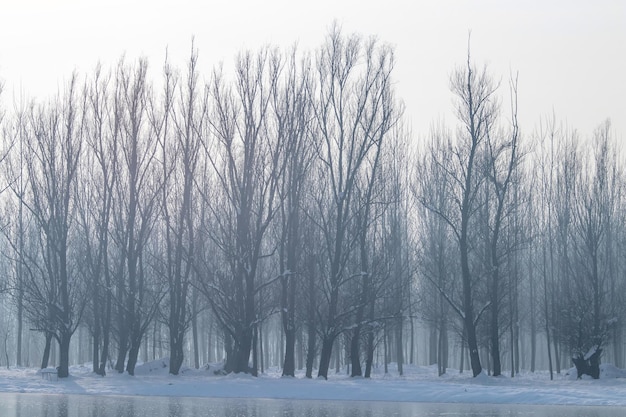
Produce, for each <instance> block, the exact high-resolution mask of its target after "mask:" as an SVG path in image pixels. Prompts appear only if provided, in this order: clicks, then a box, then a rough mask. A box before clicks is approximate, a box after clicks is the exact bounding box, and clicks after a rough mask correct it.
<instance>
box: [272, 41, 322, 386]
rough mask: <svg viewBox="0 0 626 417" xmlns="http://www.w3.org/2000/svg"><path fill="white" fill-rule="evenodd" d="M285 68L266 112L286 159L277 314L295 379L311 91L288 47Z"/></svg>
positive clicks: (304, 69)
mask: <svg viewBox="0 0 626 417" xmlns="http://www.w3.org/2000/svg"><path fill="white" fill-rule="evenodd" d="M285 65H286V68H285V70H284V72H283V76H282V77H281V79H280V81H279V85H278V86H277V88H275V89H274V90H273V96H272V99H271V110H272V112H271V113H272V117H273V128H274V129H275V130H276V132H275V134H276V136H277V137H278V138H279V139H278V140H279V141H280V142H283V143H284V151H283V155H282V158H284V159H285V160H286V162H285V171H284V175H283V176H282V178H281V181H282V182H281V185H280V189H279V193H280V200H281V201H282V204H281V206H280V225H279V228H280V231H279V233H280V238H279V248H278V254H279V276H280V277H281V278H280V314H281V321H282V326H283V331H284V333H285V355H284V360H283V376H295V370H296V360H295V359H296V355H295V345H296V332H297V330H298V329H297V327H298V323H297V316H296V314H297V309H298V305H299V303H298V300H297V298H296V294H297V290H298V287H301V286H302V285H298V284H299V282H301V281H302V277H304V276H305V274H304V259H303V252H304V250H303V244H304V243H305V242H303V239H302V229H303V228H302V221H303V220H302V217H303V207H302V206H303V197H304V194H305V192H306V190H305V187H306V186H307V181H306V180H307V177H308V175H307V174H308V173H309V171H310V167H311V164H312V159H313V156H314V155H313V138H312V137H311V135H310V129H309V124H310V120H311V97H309V92H310V90H311V87H310V83H311V82H312V80H311V74H310V60H309V58H308V57H305V58H303V60H302V63H299V62H298V54H297V50H296V49H295V48H294V49H293V50H292V51H291V53H290V55H289V56H288V57H287V61H286V63H285Z"/></svg>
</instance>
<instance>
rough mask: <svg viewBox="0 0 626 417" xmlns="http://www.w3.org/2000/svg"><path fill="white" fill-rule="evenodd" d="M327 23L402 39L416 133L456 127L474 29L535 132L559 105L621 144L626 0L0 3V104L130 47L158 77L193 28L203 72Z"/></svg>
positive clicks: (50, 87)
mask: <svg viewBox="0 0 626 417" xmlns="http://www.w3.org/2000/svg"><path fill="white" fill-rule="evenodd" d="M333 20H337V21H338V22H339V23H340V24H341V25H342V27H343V29H344V31H346V32H353V31H356V32H359V33H362V34H364V35H377V36H378V37H379V38H380V39H381V40H383V41H385V42H388V43H390V44H392V45H394V46H395V48H396V58H397V65H396V70H395V79H396V81H397V93H398V95H399V96H400V97H401V98H402V99H403V100H404V102H405V104H406V113H407V116H408V119H409V121H410V123H411V124H412V126H413V132H414V133H415V135H416V136H424V135H425V134H426V133H427V131H428V128H429V126H430V125H431V124H432V123H433V122H434V121H436V120H438V119H442V118H443V119H445V120H446V121H448V122H450V123H451V122H453V121H454V119H453V116H452V112H451V100H452V97H451V94H450V92H449V82H448V80H449V75H450V73H451V71H452V70H453V69H454V67H455V66H456V65H459V64H460V63H462V62H463V61H464V59H465V54H466V51H467V38H468V32H469V31H470V30H471V33H472V35H471V45H472V47H471V49H472V55H473V57H474V59H475V61H476V62H477V63H478V64H479V65H482V64H488V66H489V68H490V69H491V71H492V72H493V74H494V76H495V77H496V78H498V79H502V81H503V83H502V85H503V88H506V85H507V79H508V77H509V74H510V73H511V72H518V73H519V102H520V114H519V118H520V123H521V125H522V128H523V129H524V131H525V132H526V133H527V134H529V133H530V132H531V131H532V130H533V129H534V128H535V126H536V125H537V123H538V121H539V119H540V118H541V117H549V116H550V115H551V114H552V113H553V111H554V113H555V114H556V117H557V119H559V120H563V121H567V122H568V123H569V124H570V125H571V126H572V127H574V128H576V129H578V130H579V131H580V133H581V134H582V135H584V136H588V135H590V134H591V132H592V131H593V129H594V128H595V127H596V126H597V125H598V124H599V123H600V122H602V121H603V120H604V119H606V118H611V120H612V122H613V127H614V130H615V133H616V135H617V136H618V137H619V138H621V139H622V140H623V141H624V142H626V1H624V0H594V1H588V0H571V1H566V0H523V1H522V0H520V1H508V0H507V1H505V0H416V1H410V0H406V1H401V0H380V1H371V0H360V1H357V0H316V1H308V2H301V1H296V0H263V1H253V0H224V1H222V0H213V1H210V0H197V1H196V0H170V1H164V0H151V1H149V0H135V1H133V0H2V2H1V4H0V39H1V41H0V79H1V80H4V82H5V92H4V94H3V95H4V97H3V102H4V103H5V106H11V101H12V100H13V96H14V95H18V93H19V91H20V89H21V90H22V91H25V92H26V94H27V95H28V96H35V97H37V98H45V97H47V96H49V95H51V94H53V93H55V92H56V91H57V90H58V89H60V88H62V86H63V84H64V82H65V81H67V80H68V78H69V76H70V74H71V73H72V71H73V70H77V71H78V72H79V73H81V74H84V73H85V72H90V71H92V70H93V68H94V67H95V65H96V63H97V62H98V61H101V62H102V63H103V64H105V65H106V66H109V65H112V64H115V63H116V62H117V61H118V59H119V58H120V56H121V55H122V54H126V57H127V58H128V59H129V60H130V59H135V58H137V57H138V56H147V57H148V58H149V60H150V65H151V68H152V73H153V74H154V75H155V76H158V75H160V74H159V71H160V68H161V65H162V63H163V58H164V56H165V49H166V47H167V48H168V50H169V54H170V56H171V57H172V59H173V60H174V62H180V63H182V62H184V59H185V58H186V57H187V56H188V55H189V47H190V40H191V38H192V36H194V37H195V42H196V45H197V47H198V49H199V53H200V60H201V61H200V64H201V67H202V68H203V70H204V71H206V74H207V76H208V74H209V71H210V69H211V67H212V66H213V65H214V64H217V63H219V62H220V61H225V62H232V60H233V57H234V56H235V55H236V54H237V52H239V51H241V50H243V49H253V50H254V49H257V48H258V47H260V46H262V45H265V44H276V45H280V46H289V45H291V44H293V43H294V42H296V41H297V42H298V43H299V45H300V47H301V48H311V47H315V46H317V45H319V44H320V43H321V42H322V41H323V39H324V35H325V33H326V32H327V30H328V27H329V26H330V25H331V24H332V22H333ZM20 86H21V87H20ZM503 92H506V91H503Z"/></svg>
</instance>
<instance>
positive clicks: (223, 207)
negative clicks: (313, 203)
mask: <svg viewBox="0 0 626 417" xmlns="http://www.w3.org/2000/svg"><path fill="white" fill-rule="evenodd" d="M281 67H282V63H281V57H280V54H279V53H278V52H274V53H270V52H269V51H268V50H267V49H263V50H262V51H260V52H259V53H258V54H256V55H255V54H252V53H244V54H241V55H240V56H239V57H238V58H237V62H236V65H235V71H236V76H235V80H234V82H233V83H232V85H231V84H229V83H227V82H226V80H225V77H224V76H223V75H222V74H221V73H220V72H219V71H215V73H214V76H213V79H212V81H211V85H210V87H209V88H210V94H211V107H212V112H211V114H210V120H211V122H210V135H211V136H210V137H211V139H212V141H211V142H208V143H205V145H204V146H205V150H206V152H205V155H204V156H205V157H206V159H207V161H208V164H209V166H210V173H211V175H212V177H213V178H214V179H215V187H216V188H215V189H213V190H211V189H210V188H207V189H205V190H204V191H203V197H204V199H205V202H206V204H207V207H208V208H209V210H210V211H211V215H212V219H211V220H210V222H211V226H210V228H208V229H207V230H206V233H207V236H208V237H209V238H210V239H211V240H212V242H213V243H214V246H213V247H214V248H217V249H218V250H219V252H220V255H221V257H222V259H223V264H222V265H215V262H214V261H212V262H210V263H213V265H214V266H213V267H209V268H207V269H208V271H207V272H209V275H208V276H204V277H202V280H201V281H200V288H202V289H203V292H204V294H205V295H206V296H207V300H208V301H209V303H210V304H211V307H212V309H213V312H214V314H215V317H216V318H217V320H218V321H219V322H220V324H221V326H222V328H223V329H224V331H225V332H226V333H227V335H228V339H229V342H232V343H228V346H227V359H226V367H225V370H226V371H227V372H235V373H239V372H245V373H252V374H253V375H256V374H257V368H256V366H255V365H256V359H255V358H256V355H254V358H253V362H254V364H253V366H252V367H250V366H249V361H250V355H251V353H253V352H252V351H253V348H254V346H255V343H254V341H255V340H256V339H255V337H256V336H255V335H256V331H257V330H258V329H257V325H258V323H260V322H261V317H260V316H259V311H258V300H257V299H258V297H259V291H260V290H261V289H262V288H264V287H265V286H266V285H267V283H263V282H260V279H259V274H258V269H259V262H260V260H261V259H263V258H264V257H266V254H265V253H264V252H263V249H265V248H266V246H264V243H265V240H266V233H267V231H268V228H269V226H270V224H271V222H272V221H273V219H274V217H275V216H276V215H277V213H278V209H279V207H280V204H279V201H278V198H279V197H280V195H279V187H280V178H281V175H282V172H283V171H284V169H285V163H286V159H285V158H283V157H282V152H283V147H284V144H283V143H281V142H280V141H279V140H282V139H285V138H278V139H277V138H275V137H272V136H270V134H269V127H268V117H269V116H268V115H269V105H270V101H271V99H272V95H273V89H275V88H276V83H277V80H278V77H279V74H280V70H281ZM277 140H278V141H277ZM205 256H210V257H214V254H205Z"/></svg>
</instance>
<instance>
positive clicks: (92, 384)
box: [0, 359, 626, 406]
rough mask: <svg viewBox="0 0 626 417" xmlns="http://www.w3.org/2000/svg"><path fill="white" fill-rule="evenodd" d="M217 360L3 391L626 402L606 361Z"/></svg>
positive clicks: (5, 383) (25, 383)
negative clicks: (301, 364) (578, 364)
mask: <svg viewBox="0 0 626 417" xmlns="http://www.w3.org/2000/svg"><path fill="white" fill-rule="evenodd" d="M219 370H220V368H219V366H217V365H213V366H210V367H205V368H203V369H199V370H196V369H189V368H183V370H182V373H181V375H178V376H173V375H169V374H168V360H167V359H162V360H157V361H153V362H148V363H145V364H142V365H140V366H137V368H136V375H135V376H130V375H128V374H118V373H115V372H110V373H109V374H108V375H107V376H106V377H101V376H98V375H95V374H93V373H92V372H91V366H89V364H86V365H85V366H73V367H72V368H71V369H70V374H71V376H70V377H69V378H65V379H59V380H58V381H49V380H45V379H43V378H42V375H41V371H40V370H37V369H34V368H11V369H9V370H7V369H1V370H0V392H20V393H58V394H61V393H62V394H91V395H145V396H173V397H216V398H244V397H245V398H275V399H307V400H357V401H358V400H369V401H372V400H373V401H407V402H429V403H433V402H439V403H491V404H554V405H565V404H567V405H620V406H626V371H625V370H621V369H617V368H615V367H614V366H612V365H606V364H603V365H601V377H600V379H599V380H592V379H591V378H583V379H581V380H578V379H576V371H575V368H572V369H570V370H568V371H565V372H563V373H562V374H560V375H559V374H555V379H554V380H553V381H550V377H549V374H548V373H547V372H545V371H544V372H535V373H529V372H528V373H523V374H522V375H520V376H516V377H515V378H510V377H508V376H500V377H497V378H496V377H490V376H487V375H486V374H484V373H483V374H481V375H479V376H478V377H476V378H472V376H471V372H467V371H466V372H464V373H463V374H460V373H459V372H458V370H455V369H449V370H448V373H447V374H446V375H444V376H441V377H439V376H437V366H436V365H434V366H411V365H404V371H405V375H404V376H402V377H400V376H398V375H397V372H396V367H395V366H394V365H393V364H392V365H390V366H389V371H390V373H389V374H387V375H385V374H384V373H383V369H382V367H381V368H380V369H376V372H375V374H374V375H373V376H372V378H371V379H365V378H350V377H349V376H347V375H346V374H345V370H344V372H343V373H341V374H334V373H331V375H330V376H329V379H328V380H327V381H326V380H323V379H317V378H313V379H307V378H304V375H303V374H302V373H301V372H300V373H298V374H297V376H296V378H283V377H281V376H280V371H279V370H278V369H271V370H268V371H267V372H266V373H265V374H263V375H261V376H259V377H257V378H255V377H252V376H249V375H243V374H239V375H232V374H231V375H226V376H223V375H217V374H216V371H218V372H217V373H218V374H219Z"/></svg>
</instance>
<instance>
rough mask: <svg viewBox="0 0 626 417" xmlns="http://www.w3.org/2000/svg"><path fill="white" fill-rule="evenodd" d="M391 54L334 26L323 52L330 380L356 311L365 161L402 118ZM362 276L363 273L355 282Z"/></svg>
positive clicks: (322, 202) (319, 114)
mask: <svg viewBox="0 0 626 417" xmlns="http://www.w3.org/2000/svg"><path fill="white" fill-rule="evenodd" d="M393 63H394V61H393V53H392V50H391V49H390V48H389V47H387V46H384V45H380V44H379V43H378V42H377V41H376V40H375V39H371V40H369V41H363V40H362V39H361V38H360V37H359V36H356V35H352V36H344V35H343V34H342V33H341V30H340V29H339V28H338V27H336V26H335V27H333V28H332V29H331V31H330V33H329V35H328V37H327V40H326V42H325V44H324V45H323V46H322V48H321V49H320V50H319V51H318V54H317V66H316V70H317V76H318V77H319V87H318V88H317V91H316V98H315V100H314V115H315V124H316V126H315V129H316V132H318V134H319V135H320V136H321V138H322V139H321V143H320V145H319V146H318V149H317V154H318V158H319V171H318V172H319V174H320V175H321V178H320V184H322V187H325V188H326V190H325V192H324V193H322V194H321V195H319V196H317V198H316V206H317V210H318V213H317V214H316V219H317V221H318V222H319V223H318V224H319V227H320V229H321V231H322V234H323V236H324V243H325V245H326V247H325V249H324V250H325V254H324V255H325V260H324V264H325V265H324V269H323V271H322V273H323V275H324V281H323V283H322V284H321V286H322V288H323V293H324V299H325V304H324V306H323V307H322V309H321V310H320V311H321V316H322V317H323V325H322V326H323V327H322V328H321V334H322V349H321V357H320V365H319V371H318V375H319V376H321V377H324V378H327V377H328V367H329V364H330V358H331V354H332V351H333V349H332V348H333V343H334V341H335V339H336V338H337V336H338V335H340V334H341V333H342V332H343V331H344V330H345V329H344V328H345V326H346V324H347V322H348V318H349V317H350V316H351V310H352V308H351V306H349V305H346V304H347V303H343V302H342V299H341V297H342V292H343V290H344V289H345V288H346V283H348V282H349V281H350V279H351V277H352V276H353V275H352V274H350V273H349V272H348V271H347V270H346V265H347V263H348V260H349V259H350V256H351V254H352V251H353V249H354V248H355V244H356V243H357V242H358V240H357V237H358V235H359V234H358V232H357V233H355V231H353V230H351V227H352V226H353V224H354V221H353V220H354V218H353V213H354V210H353V208H352V205H353V204H357V202H356V201H355V199H354V193H355V183H356V181H357V179H358V178H359V176H361V175H363V172H364V171H365V170H366V169H367V164H366V161H367V158H368V157H371V156H372V155H374V154H376V152H377V150H378V149H380V148H381V147H382V146H383V141H384V139H385V137H386V135H387V132H388V131H389V130H390V129H391V127H392V126H393V124H394V122H395V117H396V112H395V107H394V99H393V93H392V90H391V78H390V77H391V71H392V69H393ZM358 275H360V273H359V274H357V276H358Z"/></svg>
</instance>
